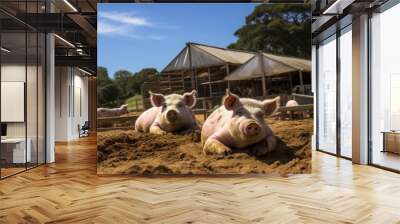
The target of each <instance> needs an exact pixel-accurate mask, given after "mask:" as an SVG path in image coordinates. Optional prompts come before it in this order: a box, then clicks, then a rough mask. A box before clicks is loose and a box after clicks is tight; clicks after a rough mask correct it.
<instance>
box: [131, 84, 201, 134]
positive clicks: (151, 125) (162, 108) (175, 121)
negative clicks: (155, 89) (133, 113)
mask: <svg viewBox="0 0 400 224" xmlns="http://www.w3.org/2000/svg"><path fill="white" fill-rule="evenodd" d="M149 93H150V101H151V104H152V105H153V107H152V108H150V109H148V110H146V111H144V112H143V113H142V114H141V115H140V116H139V117H138V119H137V120H136V123H135V130H136V131H139V132H150V133H154V134H165V133H167V132H182V133H185V132H190V131H193V130H196V129H197V128H198V126H197V123H196V119H195V117H194V114H193V112H192V108H193V107H194V106H195V105H196V94H197V92H196V91H195V90H193V91H192V92H188V93H185V94H183V95H179V94H170V95H167V96H164V95H162V94H157V93H152V92H151V91H150V92H149Z"/></svg>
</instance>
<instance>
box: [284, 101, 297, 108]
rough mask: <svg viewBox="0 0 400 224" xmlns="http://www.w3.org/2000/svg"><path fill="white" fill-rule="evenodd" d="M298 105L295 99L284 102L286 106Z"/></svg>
mask: <svg viewBox="0 0 400 224" xmlns="http://www.w3.org/2000/svg"><path fill="white" fill-rule="evenodd" d="M298 105H299V103H297V101H296V100H289V101H288V102H287V103H286V106H287V107H295V106H298Z"/></svg>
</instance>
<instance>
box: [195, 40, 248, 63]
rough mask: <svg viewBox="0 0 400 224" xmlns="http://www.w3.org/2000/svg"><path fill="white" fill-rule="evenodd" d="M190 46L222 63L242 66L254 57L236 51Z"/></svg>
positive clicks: (196, 45) (205, 46) (199, 45)
mask: <svg viewBox="0 0 400 224" xmlns="http://www.w3.org/2000/svg"><path fill="white" fill-rule="evenodd" d="M192 46H193V47H196V48H200V49H202V50H204V51H206V52H207V53H209V54H211V55H213V56H215V57H217V58H219V59H221V60H222V61H224V62H226V63H231V64H243V63H245V62H246V61H248V60H249V59H250V58H252V57H253V56H254V53H251V52H244V51H236V50H231V49H225V48H219V47H212V46H207V45H202V44H193V45H192Z"/></svg>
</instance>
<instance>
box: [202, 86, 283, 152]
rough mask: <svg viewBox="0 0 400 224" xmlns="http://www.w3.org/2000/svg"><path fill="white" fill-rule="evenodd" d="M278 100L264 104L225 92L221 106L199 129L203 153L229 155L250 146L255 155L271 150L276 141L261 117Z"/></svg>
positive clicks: (269, 111) (269, 110) (272, 108)
mask: <svg viewBox="0 0 400 224" xmlns="http://www.w3.org/2000/svg"><path fill="white" fill-rule="evenodd" d="M279 101H280V98H279V97H276V98H274V99H269V100H264V101H258V100H254V99H249V98H239V97H238V96H237V95H235V94H233V93H231V92H230V91H229V90H227V91H226V95H225V97H224V99H223V105H222V106H220V107H219V108H218V109H217V110H215V111H214V112H213V113H212V114H211V115H210V116H209V117H208V118H207V120H206V121H205V123H204V125H203V128H202V130H201V142H202V145H203V151H204V153H205V154H229V153H231V152H232V148H239V149H240V148H245V147H247V146H250V145H252V149H253V150H254V151H253V152H254V154H255V155H257V156H261V155H265V154H266V153H268V152H270V151H272V150H274V148H275V146H276V138H275V136H274V135H273V133H272V130H271V129H270V128H269V127H268V125H267V124H266V121H265V119H264V116H269V115H271V114H273V113H274V112H275V111H276V110H277V109H278V107H279Z"/></svg>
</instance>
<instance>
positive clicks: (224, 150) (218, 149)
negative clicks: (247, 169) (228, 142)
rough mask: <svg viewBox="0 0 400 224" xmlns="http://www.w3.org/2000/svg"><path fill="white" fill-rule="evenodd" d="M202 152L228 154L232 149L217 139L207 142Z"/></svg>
mask: <svg viewBox="0 0 400 224" xmlns="http://www.w3.org/2000/svg"><path fill="white" fill-rule="evenodd" d="M203 151H204V153H205V154H207V155H209V154H218V155H229V154H231V153H232V149H230V148H229V147H227V146H225V145H224V144H222V143H221V142H219V141H215V140H214V141H211V142H208V143H207V144H206V145H205V146H204V149H203Z"/></svg>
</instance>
